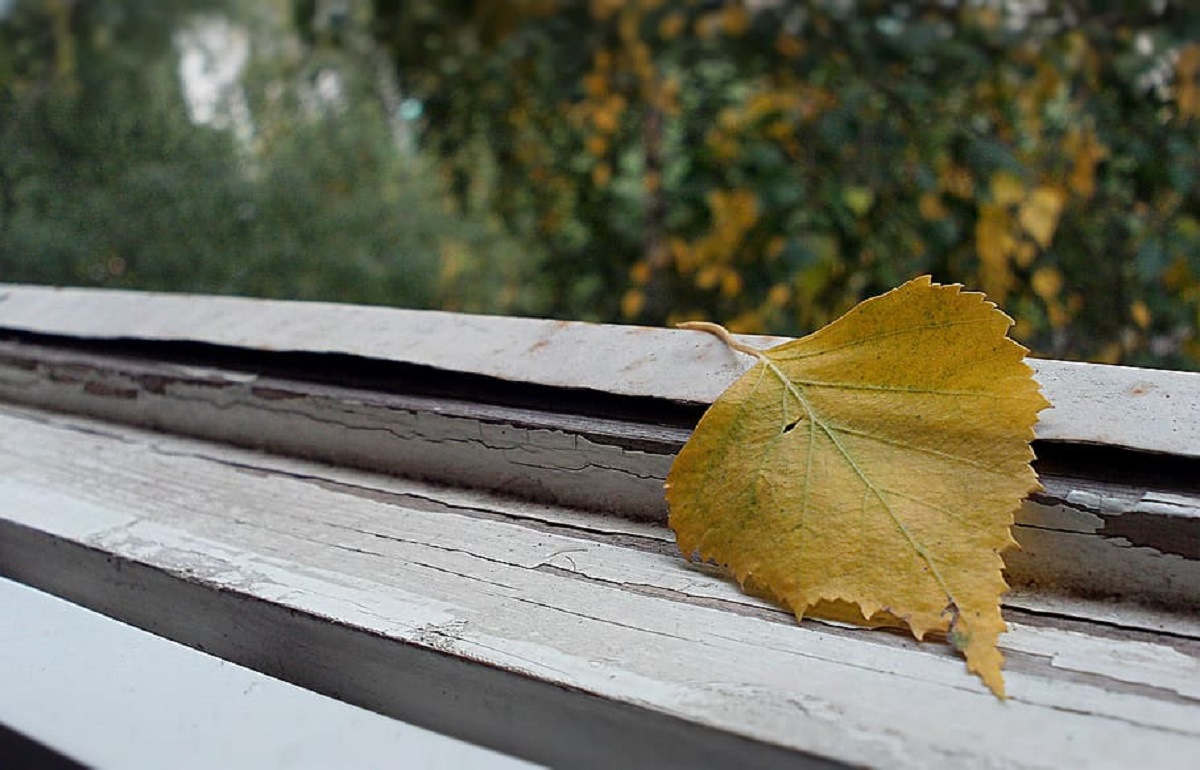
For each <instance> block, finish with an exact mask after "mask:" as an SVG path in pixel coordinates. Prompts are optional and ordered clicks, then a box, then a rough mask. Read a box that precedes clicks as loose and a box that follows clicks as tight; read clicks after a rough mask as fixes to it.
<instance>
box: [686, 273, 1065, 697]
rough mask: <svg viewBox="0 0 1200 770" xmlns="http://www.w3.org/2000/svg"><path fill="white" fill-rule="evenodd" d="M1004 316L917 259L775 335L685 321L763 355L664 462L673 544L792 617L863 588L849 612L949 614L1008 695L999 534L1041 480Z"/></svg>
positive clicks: (1031, 389) (938, 624) (910, 618)
mask: <svg viewBox="0 0 1200 770" xmlns="http://www.w3.org/2000/svg"><path fill="white" fill-rule="evenodd" d="M1011 324H1012V320H1011V319H1010V318H1009V317H1008V316H1006V315H1005V314H1004V313H1002V312H1000V311H999V310H998V309H997V308H996V306H995V305H994V304H992V303H991V302H988V301H986V300H985V299H984V296H983V295H982V294H979V293H971V292H963V291H961V287H959V286H941V285H938V284H934V283H932V282H931V281H930V278H929V277H928V276H924V277H921V278H917V279H915V280H913V281H910V282H908V283H906V284H904V285H903V286H901V287H899V288H897V289H894V290H892V291H890V292H888V293H887V294H884V295H882V296H879V297H875V298H872V299H869V300H866V301H865V302H862V303H861V304H859V305H858V306H857V307H855V308H854V309H852V310H851V311H850V312H849V313H847V314H846V315H844V316H842V317H841V318H839V319H838V320H836V321H834V322H833V323H831V324H830V325H829V326H826V327H825V328H823V329H821V330H820V331H817V332H815V333H814V334H811V335H809V336H807V337H804V338H802V339H799V340H794V341H792V342H787V343H785V344H783V345H779V346H778V347H774V348H771V349H769V350H756V349H753V348H749V347H746V346H744V345H741V344H740V343H738V342H736V341H735V340H733V339H732V338H731V337H729V335H728V333H727V332H725V331H724V329H721V328H720V327H717V326H715V325H712V324H686V325H685V326H689V327H690V328H696V329H703V330H706V331H710V332H713V333H716V334H718V335H720V336H722V337H723V339H725V340H726V342H727V344H729V345H730V346H731V347H733V348H734V349H736V350H739V351H741V352H743V353H747V354H749V355H753V356H755V357H756V358H757V359H758V363H757V364H756V365H755V366H754V367H753V368H751V369H750V370H749V371H748V372H747V373H746V374H745V375H743V376H742V377H741V378H740V379H738V380H737V381H736V382H735V383H734V384H733V385H731V386H730V387H729V389H728V390H727V391H725V393H724V394H722V395H721V397H720V398H718V399H717V400H716V401H715V402H714V403H713V405H712V406H711V407H710V408H709V410H708V411H707V412H706V413H705V415H704V417H703V418H702V419H701V420H700V423H699V425H698V426H697V427H696V430H695V433H694V434H693V435H692V438H691V439H690V440H689V441H688V442H687V444H686V445H685V446H684V447H683V450H682V451H681V452H680V453H679V456H678V458H677V459H676V460H675V464H674V465H673V466H672V467H671V471H670V473H669V475H668V477H667V502H668V504H669V506H670V524H671V527H672V528H673V529H674V530H675V534H676V537H677V538H678V541H679V547H680V549H681V550H682V552H683V553H684V555H685V556H687V557H688V558H689V559H691V558H696V557H699V558H700V559H705V560H711V561H714V562H716V563H718V564H720V565H723V566H724V567H725V568H727V569H728V570H729V571H730V572H732V574H733V575H734V576H735V577H736V578H737V580H738V582H739V583H741V585H742V586H743V588H745V589H747V590H751V591H753V592H756V593H760V594H765V595H767V596H770V597H773V598H775V599H777V600H778V601H780V602H782V603H783V604H785V605H786V606H788V607H789V608H790V609H791V610H792V611H793V612H794V613H795V614H796V617H797V619H801V618H803V616H804V615H806V614H810V610H811V609H812V608H814V607H816V608H818V609H821V608H822V606H832V607H834V608H838V607H841V608H843V609H844V608H845V607H847V606H854V605H857V607H858V608H859V610H861V616H862V617H861V618H860V619H859V622H864V621H867V620H872V619H873V620H875V621H878V620H880V619H887V618H889V617H890V618H893V619H896V620H899V621H902V622H903V623H905V624H907V625H908V627H909V628H911V629H912V632H913V633H914V634H915V635H916V636H917V638H921V637H923V636H924V635H925V634H927V633H928V632H930V631H943V632H948V633H949V638H950V641H951V642H952V643H953V644H954V645H955V646H956V647H958V648H959V649H960V650H962V651H963V652H964V653H965V655H966V660H967V668H968V669H970V670H971V671H974V672H976V673H977V674H978V675H979V676H980V677H981V678H982V679H983V681H984V682H985V683H986V684H987V685H988V687H990V688H991V689H992V690H993V692H995V693H996V694H997V695H998V696H1000V697H1003V695H1004V681H1003V679H1002V677H1001V674H1000V666H1001V663H1002V662H1003V656H1002V655H1001V654H1000V651H999V650H998V649H997V647H996V644H997V640H998V637H999V635H1000V633H1001V632H1002V631H1003V630H1004V628H1005V626H1004V621H1003V619H1002V617H1001V615H1000V596H1001V594H1002V593H1003V592H1004V591H1005V590H1006V589H1007V587H1008V586H1007V585H1006V583H1005V582H1004V578H1003V577H1002V575H1001V569H1002V568H1003V566H1004V565H1003V561H1002V559H1001V556H1000V552H1001V551H1003V550H1004V549H1006V548H1008V547H1010V546H1012V545H1014V541H1013V540H1012V537H1011V535H1010V532H1009V528H1010V526H1011V525H1012V521H1013V513H1014V511H1015V510H1016V508H1017V507H1018V506H1019V505H1020V502H1021V500H1022V499H1023V498H1024V497H1025V495H1027V494H1028V493H1029V492H1031V491H1033V490H1035V489H1038V488H1039V487H1038V483H1037V477H1036V475H1035V474H1034V472H1033V470H1032V468H1031V467H1030V465H1029V463H1030V460H1032V459H1033V452H1032V450H1031V449H1030V441H1031V440H1032V439H1033V424H1034V422H1035V421H1036V419H1037V413H1038V412H1039V411H1040V410H1041V409H1043V408H1045V407H1046V406H1047V405H1048V403H1047V402H1046V400H1045V399H1044V398H1043V397H1042V395H1041V393H1040V392H1039V390H1038V385H1037V382H1035V381H1034V379H1033V377H1032V373H1031V370H1030V368H1029V367H1028V366H1027V365H1026V364H1025V362H1024V360H1023V359H1024V356H1025V353H1026V352H1027V351H1026V350H1025V348H1023V347H1021V346H1020V345H1018V344H1017V343H1015V342H1013V341H1012V340H1010V339H1009V338H1008V337H1006V336H1005V332H1006V331H1007V329H1008V328H1009V326H1010V325H1011ZM841 614H842V615H844V614H845V613H844V612H842V613H841Z"/></svg>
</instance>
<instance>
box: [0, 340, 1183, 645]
mask: <svg viewBox="0 0 1200 770" xmlns="http://www.w3.org/2000/svg"><path fill="white" fill-rule="evenodd" d="M0 399H4V400H8V401H10V402H14V403H25V404H29V405H31V406H37V407H43V408H52V409H60V410H67V411H73V412H78V413H82V414H87V415H91V416H94V417H99V418H104V419H110V420H119V421H123V422H129V423H132V424H135V425H141V426H143V427H146V428H151V429H155V430H165V431H170V432H175V433H181V434H185V435H192V436H196V437H199V438H206V439H210V440H214V441H219V442H223V443H230V444H235V445H239V446H245V447H250V448H254V449H265V450H268V451H271V452H278V453H282V454H288V455H292V456H299V457H305V458H310V459H317V460H323V461H326V462H330V463H333V464H336V465H340V466H353V467H358V468H364V469H367V470H374V471H379V472H384V473H390V474H398V475H405V476H410V477H415V478H423V479H427V480H432V481H439V482H443V483H446V484H453V485H458V486H472V487H480V488H484V489H491V490H495V491H498V492H502V493H504V494H507V495H512V496H516V497H521V498H524V499H529V500H536V501H541V502H545V503H552V504H556V505H564V506H572V507H576V508H585V509H589V510H594V511H599V512H603V513H606V514H609V515H614V516H623V517H627V518H633V519H642V520H647V521H654V522H659V523H665V521H666V509H665V503H664V500H663V494H662V484H663V481H664V479H665V478H666V473H667V471H668V469H669V468H670V465H671V462H672V461H673V459H674V455H675V453H676V452H677V451H678V449H679V447H680V446H682V444H683V442H684V441H686V440H687V437H688V435H689V431H688V429H687V428H684V427H675V426H670V425H655V424H647V423H639V422H635V421H632V420H614V419H605V418H600V417H587V416H580V415H575V414H569V413H567V414H564V413H562V412H556V411H540V410H536V409H529V408H517V407H508V406H496V405H489V404H487V403H477V402H469V401H463V400H460V399H453V398H434V397H429V396H412V395H406V394H403V393H381V392H377V391H372V390H365V389H361V388H348V387H337V386H332V385H325V384H315V383H308V382H299V381H293V380H284V379H279V378H276V377H270V376H261V375H257V374H253V373H247V372H238V371H229V370H223V369H216V368H198V367H195V366H181V365H176V364H168V363H161V362H155V361H146V360H137V359H129V358H121V357H114V356H99V355H93V354H87V353H80V352H75V351H64V350H56V349H51V348H45V347H40V346H36V345H27V344H15V343H4V342H0ZM552 408H553V407H552V405H547V406H546V409H547V410H550V409H552ZM1062 455H1063V452H1062V451H1056V452H1051V453H1050V455H1049V456H1048V457H1046V458H1043V459H1042V460H1040V461H1039V462H1038V463H1037V470H1038V472H1039V474H1040V476H1041V480H1042V483H1043V484H1044V485H1045V490H1044V491H1043V492H1039V493H1035V494H1033V495H1032V496H1031V497H1030V499H1029V500H1028V501H1026V503H1025V505H1024V507H1023V508H1022V510H1021V511H1020V512H1019V514H1018V517H1017V526H1016V528H1015V530H1014V535H1015V537H1016V538H1017V540H1018V542H1020V543H1021V545H1022V550H1020V551H1011V552H1009V553H1007V554H1006V555H1005V561H1006V563H1007V565H1008V577H1009V580H1010V582H1012V583H1013V584H1014V585H1016V586H1017V587H1018V588H1030V589H1034V591H1033V592H1032V593H1030V595H1038V594H1042V595H1045V594H1047V593H1050V592H1060V593H1061V592H1068V593H1071V594H1075V595H1083V596H1090V597H1093V598H1097V599H1101V598H1103V599H1107V600H1110V601H1112V600H1122V601H1125V602H1126V603H1128V602H1139V603H1143V604H1144V603H1150V604H1154V605H1163V606H1176V607H1196V606H1200V483H1198V482H1200V479H1198V478H1197V477H1196V476H1195V475H1194V474H1195V468H1194V467H1192V466H1190V465H1189V463H1190V462H1193V461H1187V460H1184V461H1182V465H1184V466H1186V467H1182V468H1174V467H1170V463H1169V462H1168V461H1166V460H1161V459H1156V460H1153V461H1148V460H1146V459H1145V458H1142V459H1141V460H1140V461H1138V460H1137V459H1136V458H1134V460H1131V459H1130V458H1126V457H1119V458H1117V459H1115V460H1113V459H1108V460H1104V459H1103V458H1101V461H1099V462H1094V461H1090V460H1089V461H1087V462H1081V461H1077V460H1076V461H1073V460H1072V458H1071V455H1070V454H1069V453H1067V456H1066V458H1065V459H1063V457H1062ZM1104 463H1107V465H1104ZM1114 463H1117V464H1120V465H1121V467H1117V468H1114V467H1112V466H1113V465H1114ZM1139 466H1140V467H1139ZM1081 473H1083V474H1084V475H1080V474H1081ZM1027 593H1028V592H1027ZM1198 623H1200V621H1198Z"/></svg>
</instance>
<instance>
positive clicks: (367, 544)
mask: <svg viewBox="0 0 1200 770" xmlns="http://www.w3.org/2000/svg"><path fill="white" fill-rule="evenodd" d="M0 437H2V440H0V502H2V505H0V572H3V573H4V574H6V575H10V576H14V577H16V578H18V579H22V580H24V581H25V582H28V583H31V584H33V585H38V584H41V585H43V586H44V587H47V588H48V589H50V590H57V591H59V592H61V593H64V594H68V595H69V596H68V598H72V599H73V600H76V601H80V602H81V603H90V604H92V605H98V606H97V608H98V609H101V610H102V611H104V612H107V613H109V614H112V615H114V616H117V617H120V618H123V619H126V620H128V621H129V622H133V623H135V624H139V625H144V626H149V627H151V630H154V631H155V632H157V633H160V634H164V635H167V636H171V637H173V638H177V639H179V640H180V641H183V642H185V643H188V644H193V645H196V646H201V647H204V648H206V649H208V650H209V651H210V652H215V653H216V654H218V655H221V656H222V657H227V658H229V659H231V660H236V661H237V662H242V663H245V664H247V665H250V666H251V667H254V668H256V669H258V670H262V671H265V672H266V673H271V674H273V675H276V676H281V677H283V678H285V679H289V680H291V681H296V682H297V683H298V684H302V685H304V686H309V687H312V688H314V689H318V690H321V691H333V692H334V693H335V694H337V696H338V697H341V698H343V699H345V700H348V701H350V702H358V703H360V704H361V705H367V706H368V707H371V708H375V709H376V710H380V711H384V712H385V713H395V714H397V715H403V716H405V717H406V718H413V716H414V714H416V715H417V721H418V723H421V724H425V725H426V726H431V727H434V728H435V729H442V730H446V731H449V732H451V733H454V734H459V735H462V737H466V738H469V739H472V740H476V741H480V742H483V743H485V744H488V745H493V746H496V747H498V748H501V749H504V750H508V751H516V752H517V753H520V754H522V755H523V756H528V757H530V758H533V759H536V760H540V761H547V762H558V763H566V762H571V763H572V764H575V765H576V766H583V765H586V764H589V757H590V763H591V764H593V765H596V766H602V765H603V764H606V763H612V762H615V761H619V760H620V759H622V756H621V752H622V751H627V752H632V753H636V751H638V750H641V751H644V752H650V751H653V750H654V746H655V744H658V746H657V748H658V750H659V751H660V752H666V753H665V754H663V755H662V756H661V757H659V758H662V759H668V758H670V756H671V752H673V751H675V750H676V749H678V750H679V751H680V754H679V756H687V757H688V759H687V760H686V761H691V762H699V763H700V764H713V763H715V762H716V761H718V760H719V759H720V758H721V754H720V751H719V747H717V746H716V745H715V744H706V743H705V741H716V740H717V739H718V738H721V737H724V736H728V737H729V740H735V741H743V743H740V744H737V745H736V746H735V747H734V748H732V749H730V750H731V751H733V752H734V754H733V756H737V757H741V758H743V759H746V760H749V761H747V762H744V763H742V766H748V765H752V764H755V763H756V762H759V763H761V764H772V763H776V764H778V763H779V762H781V761H786V760H789V759H790V760H795V761H797V762H799V761H801V760H805V761H807V760H814V761H815V760H817V759H822V758H823V759H828V760H835V761H839V762H846V763H851V764H869V765H874V766H888V767H892V766H895V767H928V766H931V765H933V764H934V763H939V764H940V763H946V762H952V763H956V764H957V763H966V764H967V765H968V766H977V765H979V766H982V765H987V766H994V765H995V766H1013V767H1070V766H1088V767H1103V766H1112V767H1121V766H1130V765H1133V764H1139V765H1147V766H1155V767H1187V766H1189V764H1190V762H1191V761H1192V760H1193V759H1194V757H1195V756H1197V752H1200V720H1197V719H1196V714H1197V713H1198V707H1200V630H1198V629H1197V628H1196V624H1195V622H1194V621H1195V612H1194V606H1193V607H1191V608H1190V609H1188V608H1182V609H1177V610H1176V611H1174V612H1171V611H1166V610H1162V611H1160V612H1159V613H1158V614H1157V615H1156V616H1155V618H1156V621H1155V623H1156V624H1157V629H1156V630H1153V631H1152V630H1148V628H1150V627H1151V626H1153V625H1154V624H1150V623H1147V622H1145V619H1144V618H1139V617H1137V616H1129V617H1126V615H1125V614H1124V613H1122V612H1121V611H1120V610H1119V609H1117V608H1112V607H1110V611H1111V615H1110V617H1108V618H1107V619H1102V620H1101V619H1097V618H1096V616H1095V615H1093V614H1091V613H1090V612H1089V611H1087V609H1086V608H1087V607H1088V606H1089V605H1088V603H1087V602H1085V601H1082V600H1067V599H1062V598H1060V599H1058V600H1057V602H1058V603H1057V604H1055V605H1053V606H1049V607H1048V608H1042V609H1039V608H1037V607H1036V606H1029V607H1026V608H1025V609H1022V605H1021V601H1022V600H1023V598H1022V596H1021V595H1018V596H1017V602H1016V604H1015V605H1013V604H1010V605H1009V607H1008V608H1007V609H1006V616H1007V617H1008V619H1009V620H1010V624H1011V627H1012V630H1011V631H1010V632H1009V633H1008V634H1006V635H1004V637H1003V638H1002V641H1001V644H1002V647H1003V649H1004V651H1005V654H1006V655H1007V657H1008V661H1009V662H1008V666H1007V669H1006V678H1007V680H1008V684H1009V691H1010V693H1011V699H1010V700H1009V701H1008V702H1006V703H1002V702H1000V701H997V700H996V699H995V698H994V697H993V696H991V695H990V693H988V692H987V691H986V690H985V689H984V688H983V686H982V685H981V684H980V683H979V682H978V681H977V680H975V678H974V677H971V676H969V675H968V674H967V673H966V671H965V670H964V668H963V665H962V662H961V660H960V659H959V658H958V657H957V656H955V655H954V654H953V653H952V652H951V651H950V650H949V649H948V648H947V647H946V646H945V645H942V644H938V643H927V644H921V643H917V642H915V641H913V640H911V639H909V638H907V637H905V636H903V635H900V634H893V633H890V632H886V631H866V630H862V629H856V628H845V627H841V626H837V625H834V624H828V623H819V622H810V621H806V622H805V623H804V624H802V625H797V624H795V622H794V621H793V620H792V618H791V616H790V615H788V614H786V613H784V612H782V611H780V610H778V609H776V608H774V607H772V606H771V605H769V604H767V603H764V602H761V601H759V600H756V599H753V598H751V597H747V596H745V595H743V594H742V593H741V592H740V591H738V590H737V588H736V587H735V586H733V585H731V584H730V583H729V582H728V581H726V580H724V579H722V578H720V577H719V576H717V575H715V574H713V573H712V572H711V571H710V570H708V569H706V568H704V567H703V566H700V565H692V564H689V563H687V562H685V561H683V560H682V559H681V558H680V557H679V556H678V554H677V553H676V552H675V549H674V546H673V543H672V541H671V538H670V533H669V532H667V531H665V530H664V529H663V528H662V527H661V526H660V525H658V524H655V523H653V522H637V521H629V520H622V519H617V518H614V517H611V516H604V515H599V514H590V513H586V512H582V511H578V510H572V509H567V508H561V507H556V506H551V505H538V504H533V503H528V502H519V501H514V500H512V499H509V498H503V497H497V496H494V495H490V494H488V493H485V492H476V491H470V490H465V489H461V488H456V487H445V486H437V485H432V484H427V483H422V482H418V481H411V480H402V479H396V478H390V477H385V476H381V475H377V474H373V473H370V472H366V471H359V470H351V469H346V468H336V467H333V466H328V465H323V464H320V463H316V462H306V461H301V460H296V459H288V458H284V457H279V456H271V455H265V454H259V453H256V452H252V451H247V450H239V449H235V448H231V447H228V446H223V445H219V444H212V443H206V442H202V441H198V440H192V439H184V438H173V437H168V436H164V435H161V434H156V433H150V432H144V431H141V430H139V429H135V428H129V427H122V426H117V425H113V424H108V423H102V422H95V421H91V420H88V419H86V418H81V417H70V416H64V415H60V414H52V413H48V412H38V411H35V410H29V409H22V408H18V407H11V406H0ZM1048 494H1050V495H1054V494H1057V493H1055V492H1054V491H1053V490H1049V491H1048ZM1069 494H1070V493H1067V495H1068V496H1069ZM1067 502H1068V503H1071V504H1072V505H1074V504H1075V503H1077V502H1078V501H1077V500H1076V501H1075V503H1072V502H1071V501H1070V500H1068V501H1067ZM1090 502H1094V501H1090ZM1168 504H1173V503H1170V501H1168ZM1096 505H1097V506H1098V509H1102V508H1103V505H1104V503H1103V502H1102V501H1101V502H1098V503H1096ZM1060 513H1061V514H1062V516H1064V517H1070V516H1072V515H1073V514H1075V513H1078V514H1080V515H1092V514H1085V513H1084V512H1082V511H1079V510H1077V509H1076V508H1071V507H1067V508H1066V509H1065V510H1064V511H1061V512H1060ZM1078 526H1079V522H1078V521H1074V520H1073V519H1070V518H1067V519H1065V520H1055V521H1047V522H1046V529H1047V531H1051V530H1071V529H1072V528H1078ZM73 572H74V573H79V574H82V575H83V576H84V577H86V580H79V581H76V582H72V581H71V580H70V575H71V574H72V573H73ZM147 586H149V587H150V589H148V588H147ZM238 602H244V603H250V604H249V605H248V606H252V607H253V608H254V609H253V611H252V612H251V611H246V612H243V613H240V614H239V612H238V611H235V610H234V609H231V607H234V606H237V603H238ZM1036 604H1037V600H1036V596H1034V601H1033V605H1036ZM276 608H279V609H280V610H281V611H282V612H280V613H276V612H274V610H275V609H276ZM303 623H308V625H297V624H303ZM335 631H337V632H338V633H341V636H337V635H336V634H335V633H334V632H335ZM331 640H332V641H331ZM356 645H357V646H356ZM351 653H353V654H351ZM434 674H436V676H434ZM488 677H491V678H488ZM481 683H482V684H481ZM472 684H474V685H475V686H477V687H483V688H484V689H483V691H482V692H481V693H475V694H474V695H478V697H473V693H472V692H471V686H472ZM485 685H486V686H485ZM535 685H537V686H543V685H544V686H545V687H544V689H539V690H536V691H534V690H522V689H521V688H523V687H525V688H528V687H534V686H535ZM464 688H465V689H464ZM580 709H583V710H582V711H581V710H580ZM622 719H624V721H622ZM656 719H658V720H666V721H665V722H661V723H656V722H654V720H656ZM664 724H666V725H669V726H671V729H673V730H675V731H676V732H675V733H674V734H673V735H674V736H675V737H677V738H678V743H675V744H672V743H668V744H666V745H663V740H662V737H663V735H664V733H663V732H662V731H661V730H659V729H658V728H659V727H661V726H662V725H664ZM581 725H587V726H588V727H589V729H592V730H594V731H595V732H594V733H593V734H592V735H590V736H589V735H588V733H587V730H586V729H584V730H583V731H582V732H580V731H581V729H582V728H581ZM606 726H609V727H606ZM547 727H552V728H557V731H556V730H555V729H547ZM606 729H611V732H609V733H606V732H605V730H606ZM464 733H465V734H464ZM597 737H599V738H601V739H611V740H596V738H597ZM689 747H690V748H692V749H695V750H696V751H695V752H694V753H693V754H691V755H688V753H687V752H688V749H689ZM763 747H766V748H763ZM768 749H769V750H770V751H775V752H780V751H786V752H794V753H775V754H769V753H761V752H763V751H767V750H768ZM705 751H708V752H709V753H705ZM755 751H759V752H760V753H755ZM589 752H591V753H589ZM638 756H640V758H641V759H647V758H649V757H650V755H649V754H646V753H643V754H641V755H638ZM629 758H630V755H627V756H625V757H624V759H626V760H628V759H629ZM693 766H695V765H693Z"/></svg>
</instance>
